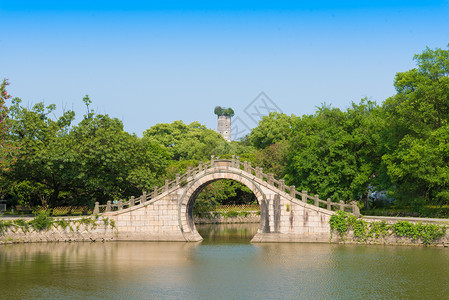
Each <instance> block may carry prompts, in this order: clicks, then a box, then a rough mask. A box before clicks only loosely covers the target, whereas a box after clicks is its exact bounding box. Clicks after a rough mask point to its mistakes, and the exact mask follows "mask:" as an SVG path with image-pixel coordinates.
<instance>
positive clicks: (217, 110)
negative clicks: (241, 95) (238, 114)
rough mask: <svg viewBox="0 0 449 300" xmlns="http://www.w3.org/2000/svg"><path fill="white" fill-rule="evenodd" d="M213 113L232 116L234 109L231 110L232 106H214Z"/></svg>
mask: <svg viewBox="0 0 449 300" xmlns="http://www.w3.org/2000/svg"><path fill="white" fill-rule="evenodd" d="M214 114H216V115H217V116H229V117H233V116H234V110H233V109H232V108H226V107H221V106H215V109H214Z"/></svg>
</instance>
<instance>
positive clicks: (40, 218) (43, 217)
mask: <svg viewBox="0 0 449 300" xmlns="http://www.w3.org/2000/svg"><path fill="white" fill-rule="evenodd" d="M30 225H31V226H32V227H33V228H34V229H36V230H47V229H49V228H50V227H51V226H52V225H53V219H52V217H50V212H49V211H43V210H42V211H40V212H39V213H37V214H36V216H35V217H34V219H33V220H31V221H30Z"/></svg>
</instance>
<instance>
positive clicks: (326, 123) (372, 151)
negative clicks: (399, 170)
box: [285, 99, 380, 201]
mask: <svg viewBox="0 0 449 300" xmlns="http://www.w3.org/2000/svg"><path fill="white" fill-rule="evenodd" d="M379 118H380V112H379V108H378V106H376V104H375V103H374V102H371V101H369V100H366V99H362V101H361V102H360V103H359V104H354V103H353V105H352V107H351V108H349V109H347V111H346V112H343V111H341V110H339V109H338V108H329V107H321V108H319V110H318V112H317V113H316V114H315V115H313V116H303V117H302V118H298V119H297V120H296V121H295V122H294V124H293V130H292V137H291V139H290V140H289V142H290V149H291V154H290V156H289V158H288V162H287V166H288V167H287V171H286V173H287V174H286V176H285V179H286V182H287V183H288V184H289V185H295V186H296V187H297V188H298V189H300V190H308V191H314V193H317V194H319V195H320V196H321V197H322V198H331V199H332V200H334V201H340V200H344V201H349V200H351V199H360V198H362V197H363V196H364V195H366V194H367V190H368V187H369V186H370V184H372V181H373V179H374V178H376V177H375V176H373V174H375V172H376V169H377V167H378V165H379V159H378V157H377V156H376V149H377V145H376V141H377V140H378V134H379V133H378V131H379V126H378V125H379V122H377V120H378V119H379Z"/></svg>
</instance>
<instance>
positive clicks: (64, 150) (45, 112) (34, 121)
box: [8, 98, 75, 205]
mask: <svg viewBox="0 0 449 300" xmlns="http://www.w3.org/2000/svg"><path fill="white" fill-rule="evenodd" d="M20 103H21V100H20V99H19V98H14V99H13V101H12V106H11V111H10V112H11V113H10V119H9V120H8V124H9V139H10V140H12V141H13V142H14V143H15V144H22V146H21V148H20V149H19V150H18V154H17V158H18V159H17V162H16V163H15V165H14V168H13V169H12V171H11V172H10V174H8V180H10V182H11V183H13V185H14V186H13V187H12V194H13V196H15V197H16V198H18V199H20V200H21V201H23V202H28V203H30V204H39V205H47V204H50V205H52V204H55V203H56V202H57V200H58V198H59V193H60V191H62V190H64V186H66V185H67V184H70V183H69V182H67V177H66V174H67V173H66V171H65V170H66V169H70V168H71V166H70V163H71V160H72V159H71V158H72V157H73V151H72V150H71V148H70V147H68V145H67V142H68V141H67V134H68V131H69V128H70V126H71V123H72V121H73V119H74V117H75V113H74V112H73V111H66V112H64V113H63V115H62V116H60V117H59V118H58V119H56V120H53V119H51V118H50V117H49V115H50V114H51V113H52V112H53V111H54V110H55V108H56V107H55V106H54V105H49V106H47V107H46V106H45V105H44V103H42V102H40V103H37V104H35V105H34V106H33V107H32V108H30V109H28V108H25V107H22V106H21V105H20Z"/></svg>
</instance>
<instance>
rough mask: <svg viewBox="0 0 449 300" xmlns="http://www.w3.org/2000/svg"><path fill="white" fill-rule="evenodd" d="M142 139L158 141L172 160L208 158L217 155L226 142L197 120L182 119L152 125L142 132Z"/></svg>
mask: <svg viewBox="0 0 449 300" xmlns="http://www.w3.org/2000/svg"><path fill="white" fill-rule="evenodd" d="M143 136H144V139H146V140H148V141H150V142H153V143H158V144H159V145H162V146H163V147H165V148H166V149H167V151H169V153H170V154H171V157H172V159H173V160H190V159H194V160H209V159H210V156H211V155H219V154H221V153H219V152H218V151H219V149H220V148H224V147H225V146H224V145H223V144H225V143H227V142H226V141H225V140H224V139H223V137H222V136H221V135H220V134H219V133H218V132H215V131H214V130H212V129H208V128H207V127H206V126H204V125H202V124H200V123H199V122H192V123H190V124H189V125H186V124H184V123H183V122H182V121H175V122H173V123H171V124H168V123H162V124H157V125H154V126H152V127H151V128H150V129H147V130H146V131H145V132H144V133H143Z"/></svg>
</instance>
